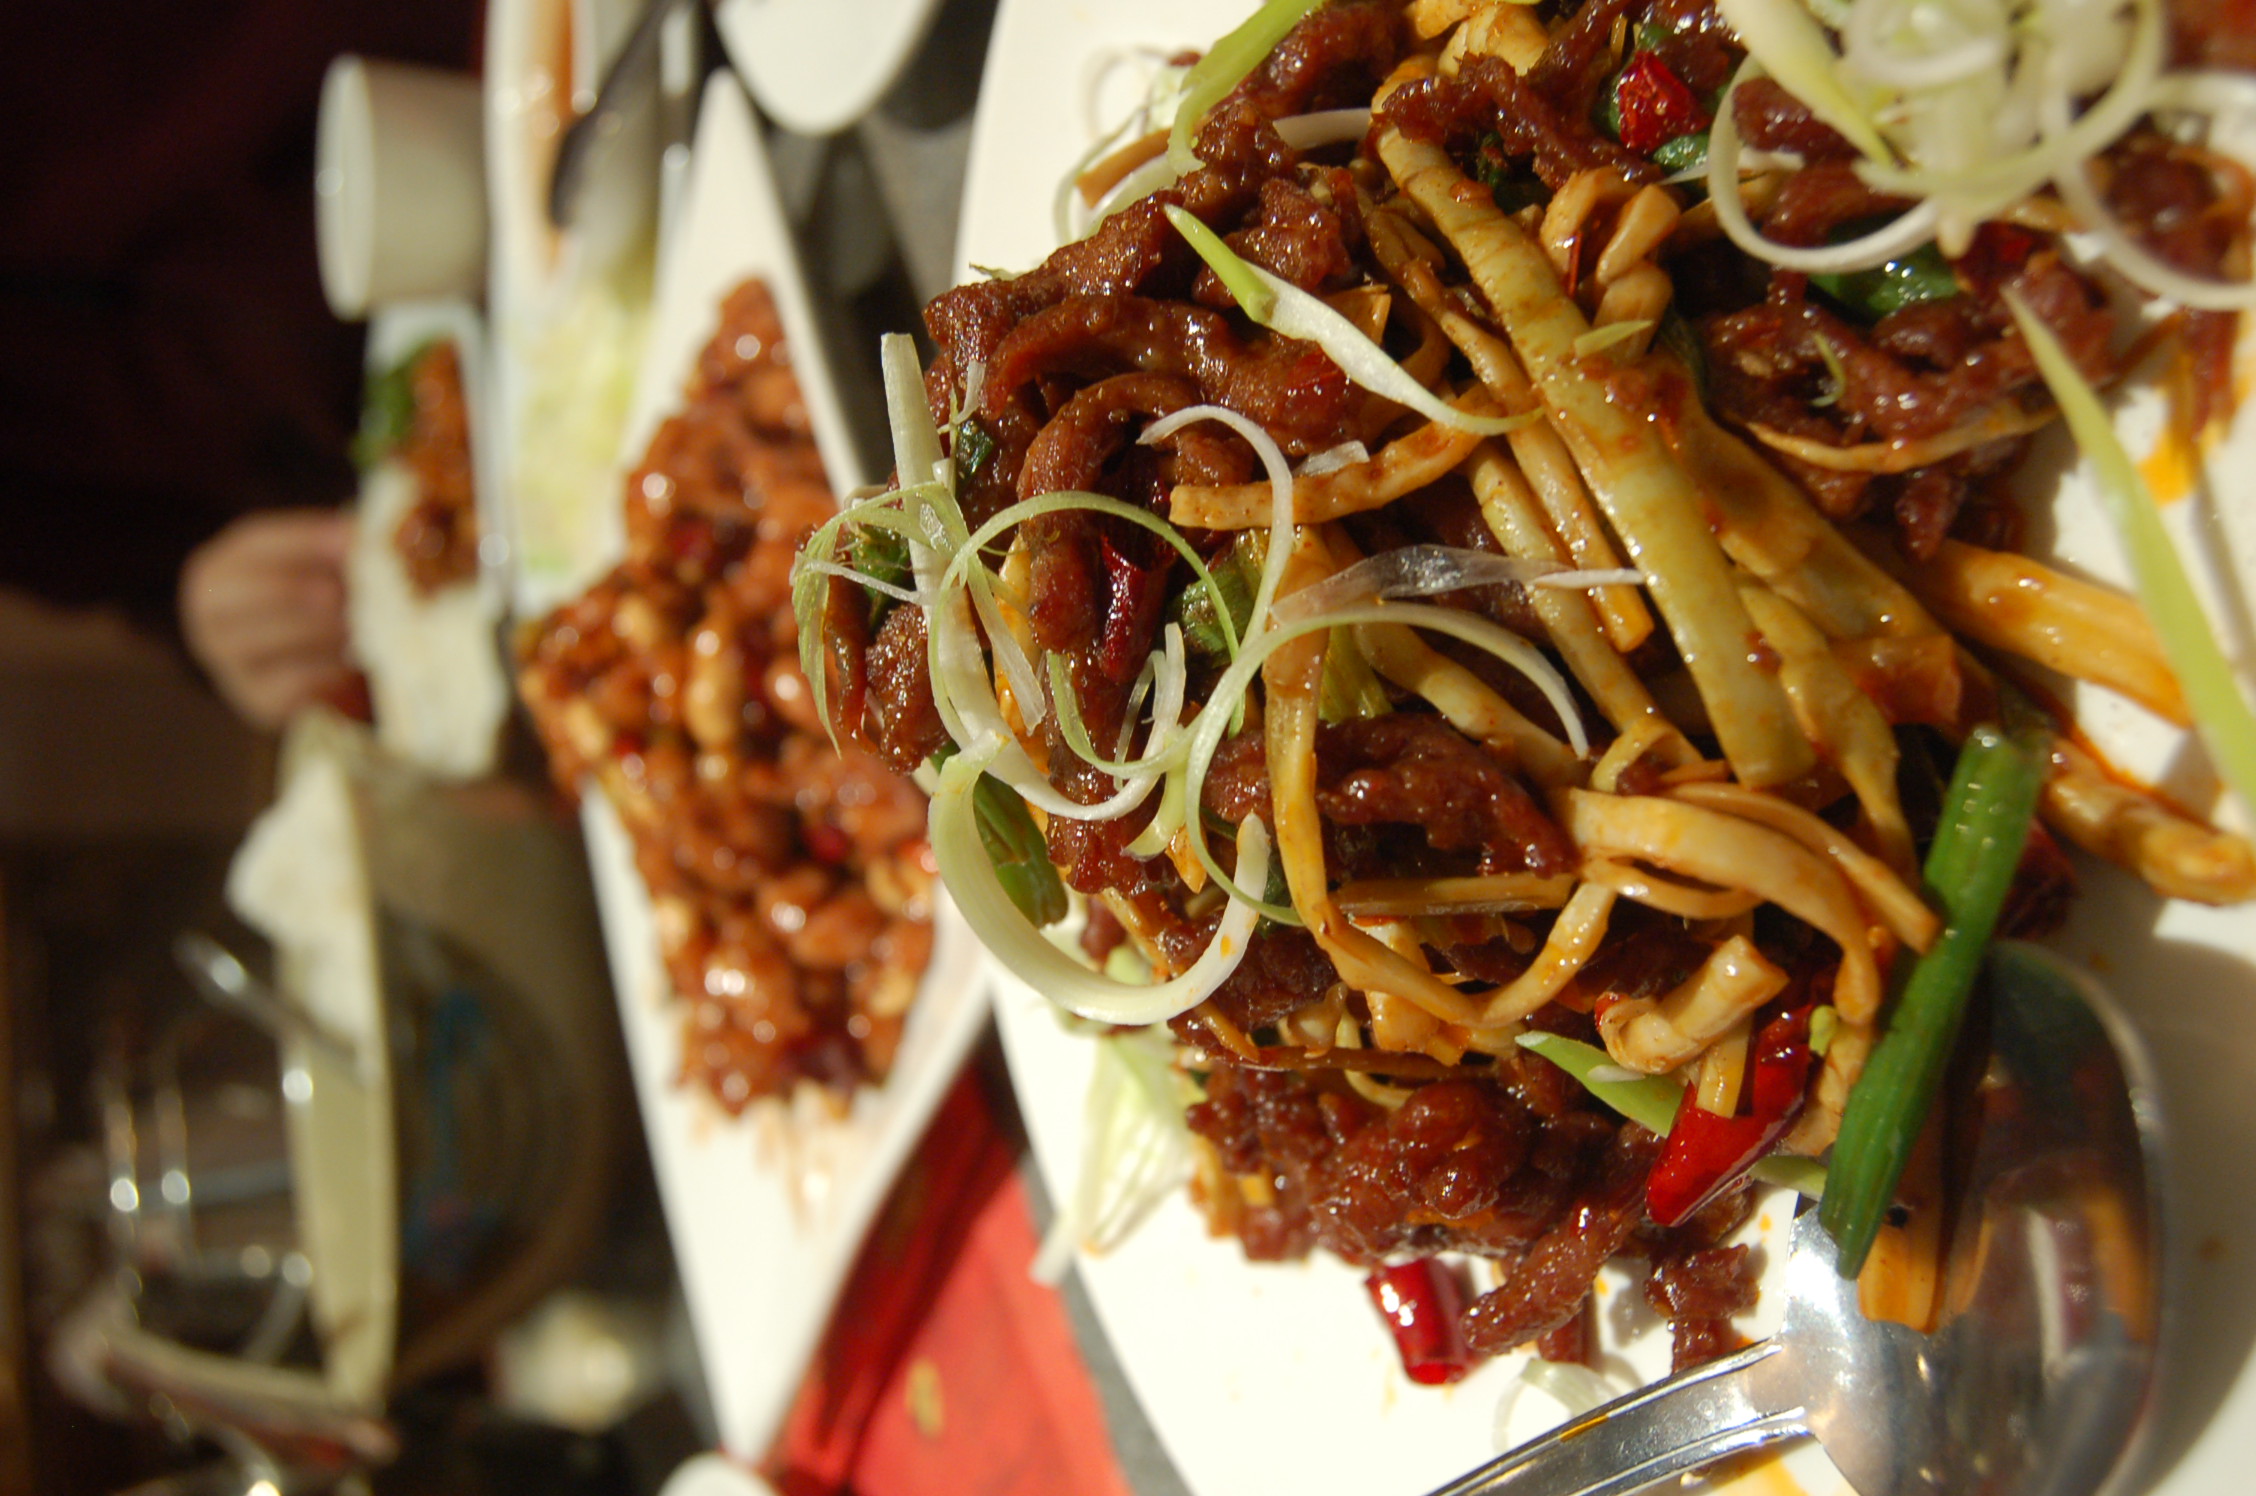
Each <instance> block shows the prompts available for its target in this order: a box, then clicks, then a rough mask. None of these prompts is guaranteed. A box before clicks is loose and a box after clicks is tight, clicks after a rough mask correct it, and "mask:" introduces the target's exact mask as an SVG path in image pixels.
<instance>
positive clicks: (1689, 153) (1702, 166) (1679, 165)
mask: <svg viewBox="0 0 2256 1496" xmlns="http://www.w3.org/2000/svg"><path fill="white" fill-rule="evenodd" d="M1653 164H1654V165H1655V166H1658V167H1660V168H1661V169H1662V170H1663V171H1665V172H1668V173H1669V174H1670V175H1671V176H1674V175H1675V174H1676V173H1678V172H1681V171H1705V170H1706V169H1707V165H1708V132H1707V131H1705V130H1695V131H1693V132H1692V133H1691V134H1689V135H1679V136H1677V137H1676V139H1674V140H1664V141H1662V142H1661V143H1660V145H1659V146H1658V147H1657V148H1656V149H1655V150H1654V152H1653ZM1680 185H1683V186H1688V187H1689V186H1695V185H1697V184H1696V183H1690V182H1687V183H1682V184H1680Z"/></svg>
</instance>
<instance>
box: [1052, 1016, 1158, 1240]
mask: <svg viewBox="0 0 2256 1496" xmlns="http://www.w3.org/2000/svg"><path fill="white" fill-rule="evenodd" d="M1094 1042H1095V1044H1096V1046H1097V1058H1096V1067H1095V1069H1094V1070H1093V1071H1092V1072H1091V1073H1090V1076H1089V1093H1088V1096H1087V1098H1086V1100H1085V1102H1084V1112H1083V1116H1084V1130H1083V1132H1082V1136H1081V1174H1080V1178H1079V1179H1078V1181H1076V1184H1075V1187H1074V1190H1073V1194H1072V1197H1071V1198H1070V1199H1069V1200H1067V1201H1065V1202H1064V1204H1063V1207H1062V1208H1061V1209H1060V1210H1059V1211H1058V1213H1057V1218H1056V1220H1054V1221H1053V1222H1051V1224H1050V1231H1049V1234H1048V1235H1047V1236H1046V1237H1044V1238H1043V1241H1042V1248H1041V1251H1040V1252H1038V1253H1037V1254H1036V1255H1035V1258H1034V1265H1033V1267H1032V1269H1031V1270H1030V1271H1031V1274H1032V1276H1033V1278H1034V1280H1035V1281H1036V1282H1038V1283H1053V1284H1054V1283H1056V1282H1058V1281H1059V1280H1060V1279H1062V1278H1063V1277H1064V1276H1065V1271H1066V1269H1067V1268H1068V1267H1070V1266H1071V1265H1072V1262H1073V1256H1074V1253H1076V1252H1077V1251H1089V1252H1105V1251H1109V1250H1111V1249H1112V1248H1113V1247H1115V1246H1117V1245H1118V1244H1119V1243H1120V1242H1121V1241H1122V1240H1124V1239H1125V1238H1126V1237H1127V1235H1128V1233H1129V1232H1131V1231H1133V1230H1134V1229H1135V1228H1136V1226H1137V1224H1138V1223H1139V1222H1140V1221H1142V1220H1143V1219H1144V1217H1145V1216H1147V1215H1149V1214H1150V1213H1151V1212H1152V1210H1153V1209H1154V1208H1155V1207H1157V1206H1158V1205H1159V1204H1160V1203H1161V1202H1162V1201H1165V1200H1167V1199H1169V1198H1171V1197H1172V1196H1173V1195H1174V1193H1175V1191H1176V1190H1177V1189H1178V1188H1180V1187H1181V1185H1182V1183H1183V1181H1184V1180H1185V1179H1186V1178H1188V1177H1189V1175H1190V1172H1191V1133H1190V1129H1189V1128H1188V1127H1187V1126H1186V1125H1185V1124H1184V1122H1183V1099H1182V1094H1181V1090H1182V1082H1181V1080H1180V1078H1179V1077H1178V1076H1177V1075H1176V1072H1175V1047H1174V1044H1173V1042H1172V1040H1171V1039H1170V1038H1169V1036H1168V1034H1167V1031H1166V1030H1165V1029H1132V1030H1129V1031H1128V1032H1125V1033H1110V1034H1102V1035H1098V1036H1097V1037H1096V1038H1095V1040H1094Z"/></svg>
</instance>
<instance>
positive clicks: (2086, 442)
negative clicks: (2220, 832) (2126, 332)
mask: <svg viewBox="0 0 2256 1496" xmlns="http://www.w3.org/2000/svg"><path fill="white" fill-rule="evenodd" d="M2005 301H2006V305H2007V306H2009V307H2011V308H2012V310H2013V320H2014V321H2015V322H2016V323H2018V324H2019V325H2020V328H2021V336H2022V337H2023V338H2025V339H2027V340H2028V344H2029V352H2030V354H2031V355H2032V356H2033V357H2034V358H2035V359H2036V363H2037V371H2038V372H2039V373H2041V374H2042V375H2044V381H2045V384H2046V385H2047V386H2049V387H2050V388H2051V390H2052V398H2053V400H2054V401H2055V402H2056V403H2057V404H2058V405H2059V406H2060V413H2061V415H2062V416H2063V417H2064V418H2065V419H2066V420H2067V422H2068V429H2069V431H2070V432H2071V433H2073V434H2074V436H2075V438H2076V445H2077V446H2079V447H2081V448H2082V449H2083V452H2084V455H2085V456H2086V457H2087V458H2089V459H2090V460H2091V464H2092V468H2093V471H2094V473H2095V474H2096V475H2097V477H2098V479H2099V485H2098V486H2099V495H2100V499H2101V501H2102V503H2103V504H2104V505H2105V507H2106V509H2107V514H2108V517H2109V518H2110V519H2112V520H2113V521H2114V523H2115V533H2116V534H2117V535H2118V536H2120V537H2121V539H2122V542H2123V550H2124V552H2125V553H2126V554H2127V555H2128V556H2129V557H2130V562H2131V576H2132V578H2133V580H2134V581H2135V582H2136V583H2137V586H2138V595H2139V601H2140V602H2141V603H2143V604H2145V606H2146V616H2147V617H2148V618H2149V619H2151V620H2152V621H2153V624H2154V631H2155V633H2157V634H2159V635H2160V636H2161V638H2162V652H2163V654H2165V655H2166V656H2168V657H2169V661H2170V668H2171V669H2172V670H2174V671H2175V672H2177V677H2178V685H2179V686H2180V687H2181V688H2182V689H2183V690H2184V691H2185V699H2186V706H2187V709H2188V710H2190V711H2191V712H2192V714H2193V722H2194V727H2195V729H2196V730H2197V731H2199V732H2200V734H2201V741H2202V742H2203V743H2204V744H2205V745H2206V746H2207V747H2208V749H2209V756H2210V758H2211V759H2213V760H2214V761H2215V762H2216V765H2217V772H2218V773H2220V774H2221V775H2223V776H2224V780H2225V783H2226V784H2228V785H2230V786H2231V787H2232V789H2233V792H2234V793H2235V794H2237V795H2239V796H2240V799H2241V803H2242V804H2243V805H2245V806H2248V807H2249V808H2250V809H2252V810H2256V714H2252V713H2251V712H2250V711H2249V709H2248V700H2247V698H2246V697H2244V696H2243V695H2242V694H2241V689H2240V682H2239V681H2238V680H2237V679H2236V678H2235V677H2234V675H2233V668H2232V665H2231V663H2230V662H2229V661H2227V660H2226V659H2225V652H2224V651H2223V650H2222V649H2220V648H2219V647H2218V645H2217V636H2216V634H2215V633H2214V632H2213V631H2212V630H2211V628H2210V626H2209V615H2208V614H2207V613H2206V612H2204V611H2203V610H2202V606H2201V599H2200V598H2199V597H2197V596H2196V595H2195V594H2194V590H2193V584H2192V582H2191V581H2189V580H2188V579H2187V577H2186V573H2185V566H2184V564H2183V563H2182V562H2180V561H2179V559H2178V552H2177V547H2176V546H2175V545H2173V544H2172V543H2171V541H2170V532H2169V531H2168V530H2166V529H2164V528H2163V527H2162V514H2161V511H2160V510H2159V509H2158V508H2157V507H2156V505H2155V502H2154V495H2153V493H2152V492H2151V491H2150V490H2149V489H2148V488H2147V486H2146V480H2145V479H2144V478H2143V477H2141V476H2140V475H2139V470H2138V464H2137V463H2135V462H2133V461H2132V460H2131V454H2130V453H2129V452H2127V451H2125V450H2124V448H2123V442H2122V439H2121V438H2120V437H2118V436H2117V435H2116V434H2115V423H2114V421H2112V420H2111V419H2109V417H2108V414H2107V408H2106V407H2105V406H2103V405H2101V404H2100V403H2099V396H2098V394H2097V393H2095V392H2094V391H2093V389H2092V387H2091V386H2090V385H2089V384H2087V383H2086V382H2085V380H2084V376H2083V375H2082V374H2081V373H2079V372H2077V369H2076V365H2075V363H2074V362H2073V361H2072V360H2071V359H2070V358H2069V357H2068V354H2067V352H2066V351H2065V350H2064V349H2062V348H2061V346H2060V341H2059V340H2058V339H2057V338H2055V337H2054V336H2053V335H2052V332H2051V330H2050V329H2049V328H2047V327H2046V326H2045V325H2044V324H2043V323H2041V322H2039V321H2038V320H2037V319H2036V318H2035V317H2034V316H2032V315H2031V314H2030V312H2029V308H2028V307H2027V306H2026V305H2025V304H2024V303H2023V302H2022V300H2021V298H2020V297H2018V296H2016V295H2014V294H2013V293H2012V292H2011V291H2008V292H2006V293H2005Z"/></svg>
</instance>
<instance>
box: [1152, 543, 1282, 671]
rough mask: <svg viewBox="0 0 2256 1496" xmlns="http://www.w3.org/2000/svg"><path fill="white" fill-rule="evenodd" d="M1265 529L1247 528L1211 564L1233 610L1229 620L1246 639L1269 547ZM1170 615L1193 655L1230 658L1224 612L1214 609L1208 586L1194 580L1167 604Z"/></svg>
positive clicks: (1216, 579) (1217, 584)
mask: <svg viewBox="0 0 2256 1496" xmlns="http://www.w3.org/2000/svg"><path fill="white" fill-rule="evenodd" d="M1268 542H1269V536H1268V534H1267V532H1266V531H1261V530H1247V531H1243V532H1241V533H1240V534H1239V536H1238V538H1237V539H1236V540H1234V541H1232V542H1231V544H1230V548H1229V549H1228V550H1226V551H1224V552H1223V553H1222V554H1221V555H1220V556H1219V557H1218V558H1216V560H1215V562H1214V565H1213V567H1212V571H1213V575H1214V585H1215V588H1216V590H1218V591H1219V592H1221V594H1222V600H1223V602H1224V603H1225V604H1227V605H1228V607H1229V609H1230V622H1231V623H1232V624H1233V625H1234V626H1235V628H1236V631H1237V637H1238V638H1240V639H1243V638H1244V637H1245V636H1246V629H1247V627H1248V626H1249V625H1250V624H1251V623H1252V621H1253V593H1254V588H1255V587H1256V586H1258V585H1259V583H1260V580H1261V562H1262V558H1263V556H1264V554H1265V553H1266V552H1267V551H1268V549H1269V544H1268ZM1168 617H1169V619H1170V620H1171V621H1173V622H1174V623H1176V624H1177V625H1179V626H1180V627H1181V628H1182V630H1183V647H1184V648H1185V649H1186V650H1188V651H1189V652H1190V653H1191V654H1192V655H1193V656H1203V657H1206V658H1208V659H1212V660H1214V661H1217V662H1220V661H1226V660H1228V659H1229V657H1230V640H1229V636H1228V635H1227V634H1226V633H1225V632H1224V630H1223V627H1222V619H1221V615H1220V614H1219V613H1217V612H1216V611H1215V607H1214V598H1213V595H1212V594H1211V593H1209V592H1208V591H1207V590H1206V588H1205V587H1204V586H1202V585H1200V584H1199V583H1196V582H1193V583H1192V584H1191V585H1190V586H1188V587H1185V588H1184V589H1183V590H1182V591H1181V592H1179V593H1177V594H1176V595H1175V600H1174V601H1173V602H1172V603H1170V604H1169V605H1168Z"/></svg>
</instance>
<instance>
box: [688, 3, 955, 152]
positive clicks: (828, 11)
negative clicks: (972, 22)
mask: <svg viewBox="0 0 2256 1496" xmlns="http://www.w3.org/2000/svg"><path fill="white" fill-rule="evenodd" d="M937 9H939V0H859V3H848V0H721V4H720V5H719V6H718V7H717V8H716V9H715V10H714V12H713V19H714V21H715V23H716V24H717V25H718V26H719V28H720V33H721V43H722V45H723V46H725V47H726V48H727V49H728V55H729V61H730V62H731V63H732V64H734V65H735V67H736V70H737V71H738V72H740V73H742V74H743V75H744V80H745V82H746V83H747V84H749V85H750V86H751V89H752V96H753V97H754V98H756V99H758V100H759V101H760V107H761V108H762V109H763V110H765V111H767V113H768V114H770V115H771V116H773V117H774V118H775V120H776V121H777V123H779V124H781V125H783V126H784V127H785V128H786V129H789V130H795V131H797V132H798V133H799V134H801V135H828V134H830V133H831V132H833V131H835V130H843V129H845V128H846V127H847V126H848V125H851V124H853V123H854V122H855V121H856V120H858V119H860V118H861V117H862V116H863V115H865V114H867V113H869V111H870V110H871V108H872V107H874V106H875V105H876V103H877V101H878V100H879V99H880V98H882V97H883V96H884V94H885V91H886V90H887V89H888V88H891V87H892V86H893V80H894V79H895V78H897V77H899V76H900V74H901V69H902V67H904V66H905V65H906V64H907V63H908V60H909V54H910V53H912V52H914V51H915V50H916V46H917V43H918V42H920V41H923V40H924V33H925V30H926V28H928V27H929V26H931V24H932V13H933V12H934V11H935V10H937Z"/></svg>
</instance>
